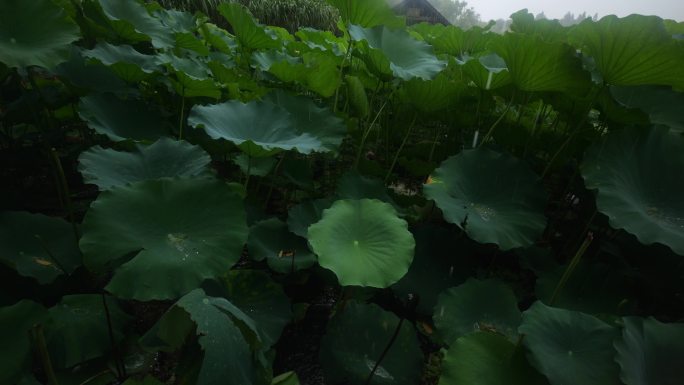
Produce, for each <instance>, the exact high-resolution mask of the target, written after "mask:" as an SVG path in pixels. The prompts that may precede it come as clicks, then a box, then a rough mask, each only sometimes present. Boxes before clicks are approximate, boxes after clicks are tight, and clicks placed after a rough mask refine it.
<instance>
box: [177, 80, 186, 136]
mask: <svg viewBox="0 0 684 385" xmlns="http://www.w3.org/2000/svg"><path fill="white" fill-rule="evenodd" d="M184 117H185V86H183V91H182V92H181V108H180V119H179V120H178V140H179V141H180V140H183V126H184V124H183V118H184Z"/></svg>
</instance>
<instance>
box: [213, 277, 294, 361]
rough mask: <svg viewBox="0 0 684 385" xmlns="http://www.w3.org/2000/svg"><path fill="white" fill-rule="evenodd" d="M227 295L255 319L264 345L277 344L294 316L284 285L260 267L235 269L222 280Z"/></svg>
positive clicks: (267, 347)
mask: <svg viewBox="0 0 684 385" xmlns="http://www.w3.org/2000/svg"><path fill="white" fill-rule="evenodd" d="M223 282H224V283H225V285H226V287H227V290H228V295H227V298H228V299H229V300H230V302H232V303H233V304H235V306H237V307H238V308H240V309H241V310H242V311H244V312H245V313H247V314H249V316H250V317H251V318H252V319H253V320H254V323H255V325H256V327H257V329H258V331H259V335H260V336H261V341H262V342H263V344H264V348H265V349H269V348H270V347H271V346H273V344H275V343H276V342H277V341H278V339H280V335H281V334H282V332H283V329H284V328H285V326H286V325H287V324H288V323H290V320H291V319H292V310H291V308H290V300H289V298H288V297H287V295H285V292H284V291H283V289H282V287H280V285H279V284H277V283H275V282H274V281H273V279H271V277H270V276H269V275H268V274H267V273H265V272H263V271H258V270H233V271H230V272H228V275H227V276H226V277H225V279H224V280H223Z"/></svg>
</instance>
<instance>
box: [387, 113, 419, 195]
mask: <svg viewBox="0 0 684 385" xmlns="http://www.w3.org/2000/svg"><path fill="white" fill-rule="evenodd" d="M417 117H418V115H413V120H411V124H410V125H409V126H408V129H407V130H406V135H404V139H403V140H402V141H401V144H400V145H399V149H398V150H397V153H396V154H394V159H392V164H391V165H390V167H389V170H387V174H386V175H385V183H387V181H388V180H389V177H390V176H392V170H394V166H395V165H396V164H397V160H398V159H399V154H401V150H403V149H404V146H405V145H406V141H407V140H408V137H409V135H410V134H411V129H413V126H414V124H415V123H416V118H417Z"/></svg>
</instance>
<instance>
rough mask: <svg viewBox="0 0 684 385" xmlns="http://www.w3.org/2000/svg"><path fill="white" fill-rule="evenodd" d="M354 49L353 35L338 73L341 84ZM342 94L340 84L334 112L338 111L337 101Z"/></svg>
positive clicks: (336, 90) (337, 89)
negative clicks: (345, 67)
mask: <svg viewBox="0 0 684 385" xmlns="http://www.w3.org/2000/svg"><path fill="white" fill-rule="evenodd" d="M353 49H354V46H353V44H352V39H351V36H350V37H349V49H348V50H347V54H346V55H344V58H343V59H342V63H340V71H339V73H338V75H337V78H338V79H339V81H340V85H341V84H342V76H343V75H344V65H345V64H347V60H349V58H350V57H351V53H352V50H353ZM339 96H340V86H338V87H337V88H336V89H335V103H334V104H333V112H337V101H338V100H339Z"/></svg>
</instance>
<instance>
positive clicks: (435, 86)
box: [401, 72, 464, 114]
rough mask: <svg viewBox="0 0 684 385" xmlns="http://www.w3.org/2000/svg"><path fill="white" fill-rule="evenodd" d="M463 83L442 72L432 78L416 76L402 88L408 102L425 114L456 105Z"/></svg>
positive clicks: (404, 97)
mask: <svg viewBox="0 0 684 385" xmlns="http://www.w3.org/2000/svg"><path fill="white" fill-rule="evenodd" d="M462 84H463V83H459V82H456V81H454V80H453V79H450V78H449V76H447V75H445V74H444V72H442V73H440V74H438V75H437V76H436V77H435V78H434V79H432V80H422V79H418V78H414V79H411V80H409V81H407V82H404V84H402V88H401V90H402V91H403V92H402V96H403V99H404V101H405V102H406V103H408V104H410V105H411V106H413V107H415V108H416V109H418V110H419V111H421V112H423V113H425V114H433V113H435V112H438V111H441V110H445V109H447V108H449V107H450V106H453V105H454V103H455V102H456V101H457V100H458V94H459V93H460V91H461V90H462V87H464V86H462Z"/></svg>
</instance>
